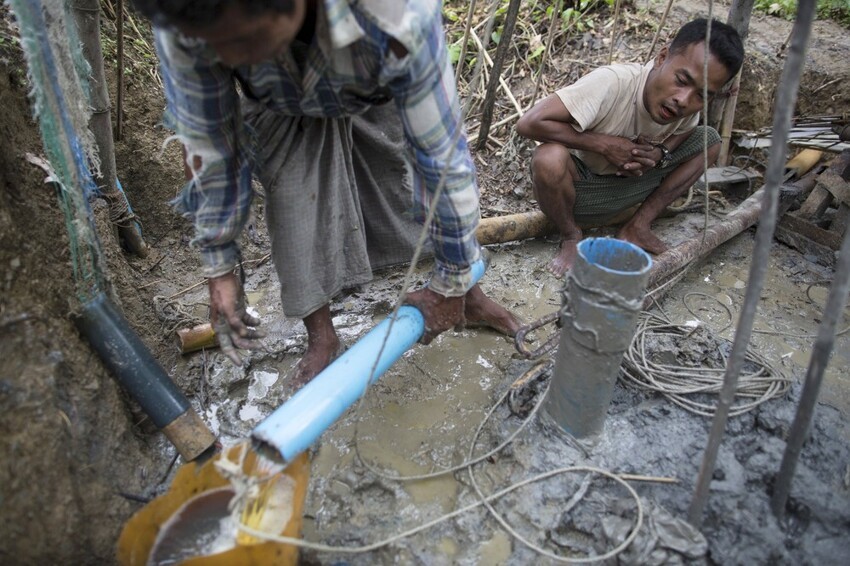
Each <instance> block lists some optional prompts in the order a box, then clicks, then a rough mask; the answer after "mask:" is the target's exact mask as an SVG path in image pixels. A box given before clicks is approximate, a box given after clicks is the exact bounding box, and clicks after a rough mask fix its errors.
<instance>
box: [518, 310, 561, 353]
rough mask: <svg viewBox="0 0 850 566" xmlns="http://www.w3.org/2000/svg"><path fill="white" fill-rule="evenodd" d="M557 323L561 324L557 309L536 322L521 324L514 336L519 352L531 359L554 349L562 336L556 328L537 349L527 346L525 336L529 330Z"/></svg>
mask: <svg viewBox="0 0 850 566" xmlns="http://www.w3.org/2000/svg"><path fill="white" fill-rule="evenodd" d="M553 322H554V323H556V325H557V326H560V325H561V323H560V311H555V312H552V313H549V314H547V315H546V316H544V317H542V318H539V319H537V320H535V321H534V322H530V323H528V324H526V325H525V326H521V327H520V329H519V330H517V333H516V336H515V337H514V345H515V346H516V350H517V352H519V353H520V354H521V355H522V356H524V357H525V358H527V359H529V360H531V359H535V358H540V357H543V356H544V355H546V354H548V353H549V352H550V351H552V349H553V348H554V347H555V346H556V345H557V344H558V339H559V337H560V333H559V332H558V331H557V330H556V331H554V332H552V334H551V335H550V336H549V338H547V339H546V342H544V343H543V345H542V346H540V347H539V348H537V349H536V350H529V349H528V348H526V347H525V337H526V335H527V334H528V333H529V332H532V331H534V330H537V329H539V328H543V327H544V326H546V325H547V324H551V323H553Z"/></svg>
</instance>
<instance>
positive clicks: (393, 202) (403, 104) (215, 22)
mask: <svg viewBox="0 0 850 566" xmlns="http://www.w3.org/2000/svg"><path fill="white" fill-rule="evenodd" d="M136 5H137V7H139V8H140V9H141V10H142V11H143V12H144V13H145V14H146V15H148V16H149V17H151V19H152V20H153V22H154V27H155V39H156V45H157V51H158V53H159V56H160V61H161V65H162V75H163V82H164V84H165V89H166V97H167V101H168V109H169V112H170V117H171V120H172V122H173V126H174V128H175V129H176V132H177V135H178V137H179V139H180V140H181V141H182V142H183V144H184V147H185V149H186V154H187V164H188V165H189V168H190V172H191V175H192V178H193V182H192V183H190V184H189V185H188V187H187V189H186V190H184V194H183V195H182V197H181V205H182V209H183V211H184V212H185V214H186V215H187V216H188V217H190V218H191V219H192V220H193V221H194V224H195V230H196V236H195V239H194V243H195V244H196V245H198V246H199V247H200V249H201V257H202V260H203V264H204V272H205V275H206V276H207V277H208V278H209V290H210V301H211V319H212V322H213V325H214V327H215V329H216V332H217V333H218V334H219V337H220V339H221V341H222V343H223V344H225V345H228V346H229V344H228V343H232V344H233V345H234V346H236V347H240V348H252V347H256V346H257V341H256V339H257V338H258V337H259V333H258V332H257V331H256V330H255V329H253V328H252V327H253V326H255V325H256V324H257V323H258V322H259V321H257V320H255V319H253V318H252V317H251V316H250V315H248V314H247V313H246V312H245V308H244V301H243V299H242V297H243V291H242V288H241V285H240V282H239V280H238V278H237V277H236V276H235V275H234V274H233V270H234V267H235V266H236V265H237V264H238V261H239V253H238V246H237V244H236V239H237V237H238V235H239V233H240V232H241V230H242V228H243V226H244V224H245V221H246V219H247V216H248V212H249V208H250V202H251V194H252V190H251V173H252V164H251V161H252V159H253V160H255V161H256V172H257V174H258V176H259V178H260V180H261V182H262V183H263V185H264V188H265V190H266V195H267V200H266V211H267V221H268V225H269V233H270V235H271V240H272V254H273V258H274V261H275V266H276V269H277V272H278V276H279V278H280V280H281V288H282V299H283V306H284V312H285V313H286V314H287V315H288V316H297V317H300V318H302V319H303V320H304V324H305V326H306V328H307V336H308V347H307V352H306V353H305V355H304V357H303V358H302V359H301V361H300V362H299V364H298V366H297V368H296V373H295V375H294V380H295V382H296V385H299V384H303V383H304V382H306V381H308V380H310V379H312V378H313V377H314V376H315V375H316V374H318V373H319V371H321V370H322V369H323V368H324V367H325V366H327V365H328V363H330V361H332V359H333V357H334V355H335V353H336V352H337V349H338V348H339V344H340V343H339V339H338V337H337V335H336V332H335V330H334V327H333V324H332V321H331V315H330V308H329V303H330V300H331V299H332V298H333V296H334V295H335V294H336V293H337V292H339V291H340V290H341V289H342V288H344V287H348V286H352V285H356V284H359V283H363V282H365V281H367V280H369V279H370V278H371V268H372V267H373V265H372V264H370V255H375V245H378V247H383V248H384V250H383V252H381V253H380V255H381V256H382V258H383V259H381V260H377V261H379V262H381V263H391V262H392V261H396V262H397V261H400V260H402V259H410V249H411V247H410V244H411V243H412V242H413V241H415V231H413V233H412V235H411V230H409V226H408V224H409V219H407V220H406V219H405V218H404V215H403V214H402V210H403V209H404V208H408V209H410V208H412V209H413V210H412V212H413V214H409V215H408V216H415V217H416V218H417V219H418V220H420V221H421V220H423V219H424V216H425V214H424V212H425V210H426V209H427V207H428V206H429V204H430V202H431V200H432V199H433V197H434V196H435V194H436V192H437V189H438V186H439V185H440V184H441V177H443V176H444V177H445V181H444V183H443V184H444V187H443V190H442V193H441V195H440V197H439V200H438V201H437V212H436V217H435V219H434V221H433V223H432V225H431V226H429V230H430V241H431V244H432V248H433V254H434V256H435V259H436V269H435V272H434V274H433V275H432V277H431V280H430V283H429V285H428V286H427V288H425V289H421V290H418V291H416V292H414V293H412V294H411V295H409V297H408V302H410V303H412V304H414V305H415V306H417V307H419V309H420V310H421V311H422V312H423V314H424V316H425V324H426V333H425V336H424V337H423V342H425V343H428V342H429V341H430V340H431V339H433V338H434V336H436V335H437V334H439V333H440V332H442V331H443V330H446V329H448V328H452V327H455V326H457V325H462V324H463V323H464V322H465V321H467V320H468V321H470V322H477V323H483V324H486V325H489V326H491V327H493V328H495V329H497V330H499V331H501V332H504V333H506V334H513V333H514V332H515V331H516V329H517V327H518V326H519V323H518V321H517V320H516V319H515V318H514V317H513V315H511V314H510V313H509V312H508V311H506V310H505V309H503V308H502V307H500V306H499V305H497V304H496V303H495V302H493V301H492V300H490V299H489V298H487V297H486V296H485V295H484V293H483V292H482V291H481V289H480V288H478V286H472V284H471V272H470V266H471V264H473V263H474V262H476V261H477V260H478V259H479V258H480V256H481V249H480V247H479V245H478V242H477V240H476V239H475V228H476V226H477V223H478V218H479V206H478V189H477V186H476V180H475V176H474V171H473V165H472V160H471V158H470V155H469V151H468V149H467V145H466V137H465V135H464V134H463V131H462V128H463V124H462V123H461V114H460V109H459V105H458V100H457V92H456V89H455V85H454V82H453V77H452V73H451V70H450V67H449V65H448V60H447V53H446V48H445V45H444V41H443V30H442V25H441V15H440V3H439V2H437V1H434V0H431V1H427V2H421V1H420V2H413V1H410V2H390V1H382V0H360V1H359V2H349V1H347V0H242V1H239V0H178V1H174V0H136ZM237 84H238V86H239V88H240V89H241V93H242V95H243V98H244V105H245V109H244V112H243V111H242V110H241V109H240V98H239V96H238V95H237ZM390 101H392V103H393V105H391V106H382V105H383V104H386V103H390ZM243 121H244V122H247V123H248V124H249V126H250V128H247V129H246V128H245V127H244V125H243ZM249 129H250V130H252V131H253V132H254V134H255V137H256V139H257V142H258V144H257V148H258V149H257V151H256V152H252V151H250V150H249V149H248V147H249V142H248V139H249V136H248V135H247V134H246V131H248V130H249ZM402 132H403V134H402ZM396 133H398V138H399V139H398V140H395V138H394V136H395V134H396ZM405 140H406V144H407V145H408V146H409V149H406V148H405V144H404V142H405ZM411 155H412V159H411V158H410V156H411ZM406 160H409V161H411V162H412V169H413V175H412V178H413V182H412V184H413V186H412V188H408V195H409V194H410V192H412V194H413V196H411V197H410V198H409V200H410V201H411V202H410V203H409V204H408V203H403V200H402V199H400V198H398V186H401V184H402V182H403V178H404V176H405V173H404V162H405V161H406ZM390 161H391V162H393V163H394V164H395V165H393V166H392V167H390V166H387V163H388V162H390ZM399 163H401V166H399V165H398V164H399ZM393 171H395V173H394V174H393ZM393 175H394V176H393ZM375 179H378V180H377V181H376V180H375ZM396 184H397V185H398V186H394V185H396ZM376 185H378V186H376ZM364 190H365V191H366V192H369V193H370V195H368V196H367V198H366V199H365V200H364V196H363V194H361V193H362V192H363V191H364ZM382 193H386V194H382ZM373 196H376V197H378V201H376V202H373V201H370V200H369V199H370V198H371V197H373ZM381 197H385V198H381ZM414 197H415V198H414ZM414 200H415V204H414V202H413V201H414ZM364 202H373V204H371V205H368V204H364ZM399 203H401V205H400V204H399ZM378 209H380V212H378ZM376 218H377V220H376ZM370 227H371V228H370ZM367 239H368V240H370V241H369V242H368V247H367ZM405 250H406V253H407V257H406V258H403V257H401V256H402V255H403V253H405ZM374 259H375V258H374V257H373V260H374ZM384 260H386V261H384ZM225 352H226V353H228V355H229V356H230V357H231V359H233V360H234V361H235V362H236V363H241V360H240V359H239V356H238V354H237V353H236V351H235V349H234V348H233V347H227V348H226V349H225Z"/></svg>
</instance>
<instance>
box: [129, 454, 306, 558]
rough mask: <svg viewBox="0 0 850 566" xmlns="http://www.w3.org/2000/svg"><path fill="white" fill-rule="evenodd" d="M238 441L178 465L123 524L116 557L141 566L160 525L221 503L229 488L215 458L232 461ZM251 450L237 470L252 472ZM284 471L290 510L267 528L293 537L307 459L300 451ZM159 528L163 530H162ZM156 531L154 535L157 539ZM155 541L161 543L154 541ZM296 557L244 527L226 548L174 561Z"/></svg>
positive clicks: (167, 525) (295, 550)
mask: <svg viewBox="0 0 850 566" xmlns="http://www.w3.org/2000/svg"><path fill="white" fill-rule="evenodd" d="M243 449H244V446H241V445H237V446H233V447H231V448H229V449H228V450H227V452H226V453H225V454H218V455H216V456H215V457H214V458H211V459H210V460H208V461H207V462H205V463H204V464H203V465H201V466H198V464H196V463H189V464H186V465H184V466H183V467H181V468H180V469H179V470H178V471H177V474H176V475H175V477H174V481H173V482H172V483H171V487H170V488H169V490H168V492H166V493H165V494H163V495H161V496H159V497H157V498H156V499H154V500H153V501H151V502H150V503H148V504H147V505H146V506H145V507H143V508H142V509H141V510H140V511H138V512H137V513H136V514H135V515H133V516H132V517H131V518H130V520H129V521H128V522H127V524H126V525H124V529H123V531H122V532H121V537H120V538H119V540H118V562H119V563H120V564H122V565H123V566H146V565H147V564H149V560H150V557H151V552H152V551H153V550H154V546H155V544H157V542H158V537H160V533H161V532H164V529H168V530H170V529H173V528H174V527H173V526H172V525H174V524H175V517H178V515H176V514H178V512H179V513H181V514H182V513H186V512H187V509H191V508H192V507H194V508H195V511H194V512H195V513H196V514H197V513H201V515H200V516H203V514H204V513H205V511H206V509H205V508H204V506H206V507H207V508H209V507H211V506H212V507H221V506H225V507H226V504H227V502H228V501H229V499H231V497H232V495H233V492H228V490H227V488H229V487H230V482H229V481H228V479H227V478H225V477H224V476H222V475H221V473H220V472H219V470H218V469H217V468H216V466H215V463H216V461H218V460H220V459H222V458H224V457H227V458H228V460H230V461H231V462H232V461H235V460H237V459H238V458H239V456H240V451H242V450H243ZM257 464H258V458H257V455H256V454H255V453H254V452H253V451H252V450H247V451H246V454H245V456H244V460H243V462H242V470H243V472H244V473H245V474H246V475H248V476H250V475H253V474H255V473H256V470H257ZM281 474H285V475H286V476H288V477H289V479H290V480H291V482H289V480H286V478H283V479H284V480H286V481H287V482H288V483H289V485H291V486H292V492H291V505H292V508H291V513H289V520H288V521H287V522H286V524H285V525H281V526H280V529H279V530H277V529H276V528H275V529H269V531H270V532H275V531H276V532H275V534H277V535H281V536H286V537H292V538H297V537H300V536H301V523H302V514H303V511H304V500H305V498H306V495H307V486H308V483H309V475H310V464H309V461H308V457H307V455H306V453H305V454H301V455H300V456H298V457H297V458H296V459H295V460H294V461H293V462H291V463H290V464H289V465H288V466H287V467H286V468H285V469H284V470H283V471H282V472H281ZM164 534H167V533H165V532H164ZM161 538H162V537H160V539H161ZM160 544H161V543H160ZM297 562H298V548H297V547H295V546H293V545H289V544H283V543H277V542H270V541H263V540H258V539H255V538H253V537H250V536H245V535H244V533H243V534H240V535H239V536H238V537H237V538H236V545H235V546H234V547H232V548H230V549H228V550H224V551H221V552H216V553H214V554H205V555H203V556H201V555H195V556H190V557H186V558H185V559H183V560H182V561H180V562H179V564H181V565H182V566H200V565H203V566H218V565H221V566H231V565H233V564H239V565H244V566H250V565H257V566H260V565H262V566H265V565H269V564H279V565H284V564H286V565H295V564H296V563H297Z"/></svg>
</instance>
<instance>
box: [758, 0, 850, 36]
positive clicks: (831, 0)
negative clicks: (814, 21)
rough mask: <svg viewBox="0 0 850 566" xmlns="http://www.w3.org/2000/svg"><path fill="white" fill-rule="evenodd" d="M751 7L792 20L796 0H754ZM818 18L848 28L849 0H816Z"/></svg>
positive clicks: (849, 19) (849, 15) (795, 8)
mask: <svg viewBox="0 0 850 566" xmlns="http://www.w3.org/2000/svg"><path fill="white" fill-rule="evenodd" d="M753 9H754V10H756V11H759V12H764V13H765V14H770V15H771V16H776V17H778V18H785V19H786V20H793V19H794V16H795V15H796V14H797V0H755V5H754V6H753ZM817 13H818V18H820V19H823V20H826V19H829V20H833V21H835V22H838V23H839V24H841V25H843V26H844V27H847V28H849V29H850V0H818V7H817Z"/></svg>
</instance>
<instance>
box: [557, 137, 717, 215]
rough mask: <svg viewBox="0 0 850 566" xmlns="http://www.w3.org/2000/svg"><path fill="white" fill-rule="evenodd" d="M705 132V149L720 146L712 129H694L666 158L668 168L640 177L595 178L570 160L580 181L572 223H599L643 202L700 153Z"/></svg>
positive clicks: (577, 183)
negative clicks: (670, 175)
mask: <svg viewBox="0 0 850 566" xmlns="http://www.w3.org/2000/svg"><path fill="white" fill-rule="evenodd" d="M705 130H707V132H706V133H707V136H708V145H709V146H712V145H714V144H717V143H720V135H719V134H718V133H717V131H716V130H715V129H714V128H706V127H705V126H697V127H696V128H695V129H694V131H693V133H692V134H691V135H690V137H689V138H688V139H687V140H685V142H684V143H683V144H682V145H680V146H679V147H677V148H676V151H674V152H672V153H671V154H670V158H671V160H672V161H671V163H670V165H668V166H667V167H664V168H663V169H650V170H649V171H647V172H646V173H644V174H643V175H641V176H640V177H617V176H616V175H597V174H596V173H593V172H592V171H591V170H590V169H589V168H588V167H587V165H585V164H584V162H582V161H581V160H580V159H578V158H577V157H575V156H573V161H574V162H575V164H576V169H577V170H578V174H579V176H580V177H581V180H579V181H576V183H575V189H576V202H575V207H574V208H573V215H574V216H575V219H576V220H577V221H579V222H581V223H589V224H594V223H603V222H604V221H605V220H607V219H608V218H610V217H611V216H613V215H614V214H616V213H618V212H620V211H622V210H626V209H627V208H630V207H632V206H634V205H636V204H639V203H641V202H643V201H644V200H646V197H648V196H649V195H650V194H652V191H654V190H655V189H657V188H658V186H659V185H661V182H662V181H663V180H664V178H665V177H666V176H667V175H669V174H670V173H671V172H672V171H673V170H674V169H676V168H677V167H678V166H679V165H681V164H682V163H683V162H685V161H687V160H688V159H690V158H691V157H693V156H694V155H696V154H698V153H700V152H701V151H702V148H703V141H704V140H703V131H705Z"/></svg>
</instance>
